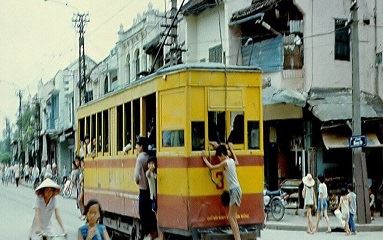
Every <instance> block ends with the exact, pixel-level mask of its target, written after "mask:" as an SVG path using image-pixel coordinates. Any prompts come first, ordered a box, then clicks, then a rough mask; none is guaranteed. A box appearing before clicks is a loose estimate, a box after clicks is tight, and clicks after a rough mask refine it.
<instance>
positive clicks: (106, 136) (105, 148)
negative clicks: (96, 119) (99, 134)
mask: <svg viewBox="0 0 383 240" xmlns="http://www.w3.org/2000/svg"><path fill="white" fill-rule="evenodd" d="M102 117H103V121H102V131H103V140H104V141H103V145H102V149H103V150H102V151H103V152H109V114H108V110H105V111H104V112H103V114H102Z"/></svg>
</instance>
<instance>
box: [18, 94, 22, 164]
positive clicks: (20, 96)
mask: <svg viewBox="0 0 383 240" xmlns="http://www.w3.org/2000/svg"><path fill="white" fill-rule="evenodd" d="M17 96H18V97H19V123H20V126H19V138H20V140H19V144H20V149H19V152H18V154H19V156H18V158H19V164H20V163H22V158H21V155H22V154H21V153H22V151H23V116H22V113H21V100H22V98H23V93H22V91H21V90H19V91H18V92H17Z"/></svg>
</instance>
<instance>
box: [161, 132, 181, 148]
mask: <svg viewBox="0 0 383 240" xmlns="http://www.w3.org/2000/svg"><path fill="white" fill-rule="evenodd" d="M183 146H184V130H167V131H162V147H183Z"/></svg>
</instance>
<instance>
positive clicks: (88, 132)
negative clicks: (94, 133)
mask: <svg viewBox="0 0 383 240" xmlns="http://www.w3.org/2000/svg"><path fill="white" fill-rule="evenodd" d="M85 136H88V137H89V136H90V116H89V117H86V130H85ZM84 138H85V137H84Z"/></svg>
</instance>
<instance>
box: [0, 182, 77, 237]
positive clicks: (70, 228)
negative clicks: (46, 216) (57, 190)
mask: <svg viewBox="0 0 383 240" xmlns="http://www.w3.org/2000/svg"><path fill="white" fill-rule="evenodd" d="M35 200H36V196H35V194H34V191H33V190H32V189H31V188H28V187H24V186H19V187H18V188H16V187H15V185H11V184H10V185H8V186H4V185H2V184H1V183H0V219H1V220H0V240H2V239H7V240H24V239H28V233H29V229H30V226H31V224H32V220H33V216H34V210H33V206H34V203H35ZM58 204H59V209H60V213H61V217H62V220H63V223H64V227H65V230H66V231H67V233H68V239H77V229H78V227H79V226H81V225H82V224H83V222H82V221H81V220H80V219H79V211H78V209H77V208H76V203H75V200H74V199H63V198H62V197H61V196H58ZM53 223H54V225H55V226H56V227H58V226H57V221H56V220H55V219H53Z"/></svg>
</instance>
